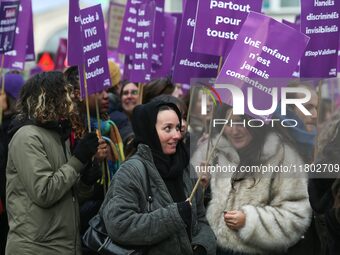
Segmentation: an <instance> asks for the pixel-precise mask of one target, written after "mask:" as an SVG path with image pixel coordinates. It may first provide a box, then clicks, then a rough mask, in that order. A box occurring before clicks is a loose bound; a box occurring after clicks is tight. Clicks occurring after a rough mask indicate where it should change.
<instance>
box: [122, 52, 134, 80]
mask: <svg viewBox="0 0 340 255" xmlns="http://www.w3.org/2000/svg"><path fill="white" fill-rule="evenodd" d="M132 61H133V57H132V55H125V59H124V72H123V80H130V73H131V70H132V69H133V63H132Z"/></svg>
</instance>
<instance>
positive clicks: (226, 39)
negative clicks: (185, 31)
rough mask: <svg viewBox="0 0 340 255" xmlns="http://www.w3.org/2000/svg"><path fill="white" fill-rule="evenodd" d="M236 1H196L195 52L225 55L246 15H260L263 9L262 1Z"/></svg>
mask: <svg viewBox="0 0 340 255" xmlns="http://www.w3.org/2000/svg"><path fill="white" fill-rule="evenodd" d="M236 2H237V3H236ZM236 2H235V1H234V2H232V1H229V0H224V1H217V0H198V6H197V14H196V25H195V29H194V37H193V51H194V52H198V53H205V54H211V55H217V56H227V55H228V53H229V51H230V49H231V47H232V46H233V44H234V42H235V40H236V39H237V36H238V33H239V31H240V29H241V27H242V24H243V22H244V21H245V19H246V18H247V15H248V13H249V12H250V11H254V12H261V6H262V0H238V1H236ZM188 22H189V20H188Z"/></svg>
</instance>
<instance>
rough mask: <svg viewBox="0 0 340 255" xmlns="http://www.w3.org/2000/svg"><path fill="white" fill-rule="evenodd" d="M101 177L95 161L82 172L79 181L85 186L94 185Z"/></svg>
mask: <svg viewBox="0 0 340 255" xmlns="http://www.w3.org/2000/svg"><path fill="white" fill-rule="evenodd" d="M101 177H102V171H101V169H100V166H99V164H98V162H97V161H96V160H94V161H93V162H92V163H91V164H89V165H88V166H87V167H86V168H85V169H84V170H83V171H82V175H81V177H80V180H81V181H82V182H83V183H84V184H86V185H89V186H91V185H93V184H95V183H96V182H97V181H98V180H99V179H100V178H101Z"/></svg>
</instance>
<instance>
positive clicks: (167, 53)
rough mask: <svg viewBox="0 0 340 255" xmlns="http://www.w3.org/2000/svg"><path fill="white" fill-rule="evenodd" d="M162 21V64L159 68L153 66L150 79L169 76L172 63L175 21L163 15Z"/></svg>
mask: <svg viewBox="0 0 340 255" xmlns="http://www.w3.org/2000/svg"><path fill="white" fill-rule="evenodd" d="M164 21H165V23H164V31H165V37H164V47H163V51H162V60H163V64H162V65H161V66H156V67H154V66H153V73H152V78H159V77H166V76H169V75H170V74H171V68H172V63H173V61H174V52H175V40H176V37H175V36H176V23H177V19H176V18H175V17H173V16H171V15H170V14H164Z"/></svg>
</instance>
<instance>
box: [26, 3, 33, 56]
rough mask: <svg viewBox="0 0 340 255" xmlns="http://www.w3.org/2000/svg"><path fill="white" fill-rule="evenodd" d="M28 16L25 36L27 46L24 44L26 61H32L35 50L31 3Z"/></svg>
mask: <svg viewBox="0 0 340 255" xmlns="http://www.w3.org/2000/svg"><path fill="white" fill-rule="evenodd" d="M29 12H30V18H29V24H28V38H27V46H26V59H25V60H26V61H34V60H35V51H34V34H33V13H32V4H31V7H30V11H29Z"/></svg>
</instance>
